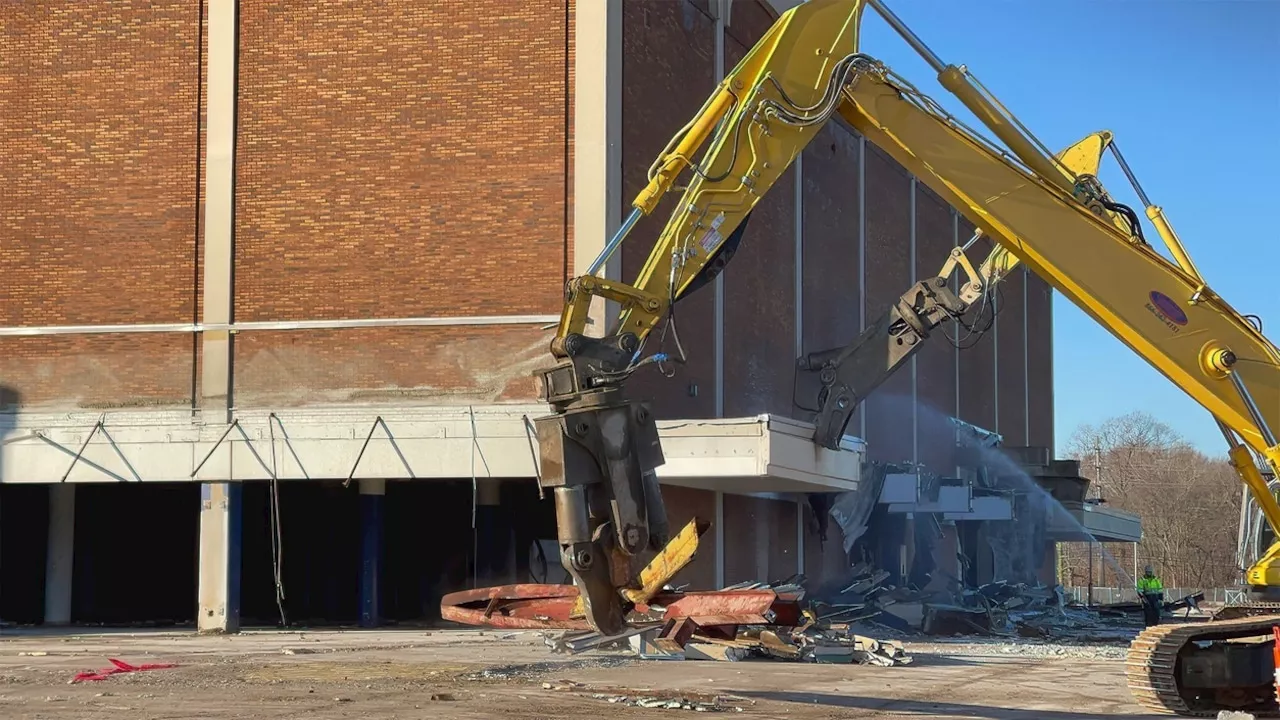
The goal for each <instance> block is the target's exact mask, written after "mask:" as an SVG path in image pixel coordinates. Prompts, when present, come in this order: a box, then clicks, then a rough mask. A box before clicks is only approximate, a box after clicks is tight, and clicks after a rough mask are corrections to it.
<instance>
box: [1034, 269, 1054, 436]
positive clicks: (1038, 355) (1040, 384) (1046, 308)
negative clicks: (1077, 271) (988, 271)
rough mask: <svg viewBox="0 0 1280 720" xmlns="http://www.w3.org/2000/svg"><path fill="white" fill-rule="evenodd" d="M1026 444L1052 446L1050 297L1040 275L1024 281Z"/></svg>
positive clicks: (1051, 322) (1048, 290)
mask: <svg viewBox="0 0 1280 720" xmlns="http://www.w3.org/2000/svg"><path fill="white" fill-rule="evenodd" d="M1027 384H1028V386H1029V390H1030V392H1029V396H1028V405H1029V406H1030V409H1029V414H1030V417H1029V418H1028V419H1029V422H1030V426H1031V428H1030V429H1031V434H1030V437H1029V438H1028V439H1027V442H1028V444H1030V445H1038V446H1042V447H1048V448H1052V447H1053V433H1054V427H1053V405H1054V403H1053V298H1052V288H1050V287H1049V284H1048V283H1046V282H1045V281H1044V280H1041V279H1040V277H1039V276H1036V275H1031V276H1029V277H1028V282H1027Z"/></svg>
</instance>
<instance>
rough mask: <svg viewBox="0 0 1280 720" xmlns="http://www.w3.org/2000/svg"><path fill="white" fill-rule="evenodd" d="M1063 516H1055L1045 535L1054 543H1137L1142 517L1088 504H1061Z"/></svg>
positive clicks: (1056, 514)
mask: <svg viewBox="0 0 1280 720" xmlns="http://www.w3.org/2000/svg"><path fill="white" fill-rule="evenodd" d="M1062 507H1063V508H1064V509H1065V510H1066V513H1054V514H1053V519H1052V520H1050V522H1049V527H1048V536H1049V539H1050V540H1053V541H1056V542H1091V541H1097V542H1138V541H1139V540H1141V539H1142V517H1141V516H1139V515H1135V514H1133V513H1130V512H1125V511H1124V510H1117V509H1116V508H1109V507H1106V506H1104V505H1099V504H1097V503H1091V502H1085V503H1081V502H1073V501H1067V502H1064V503H1062Z"/></svg>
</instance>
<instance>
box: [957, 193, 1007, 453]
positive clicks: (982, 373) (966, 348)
mask: <svg viewBox="0 0 1280 720" xmlns="http://www.w3.org/2000/svg"><path fill="white" fill-rule="evenodd" d="M958 225H959V236H960V244H961V245H963V244H964V243H965V242H967V241H968V239H969V238H970V237H971V236H972V235H973V225H972V224H971V223H970V222H969V221H968V220H965V219H964V218H963V217H961V218H959V220H958ZM989 252H991V241H990V240H987V239H986V238H982V239H980V240H978V241H977V242H976V243H974V244H973V247H971V248H970V249H969V252H968V256H969V258H970V260H972V261H973V263H974V264H975V265H977V264H978V263H980V262H981V261H982V260H983V259H984V258H985V257H986V256H987V253H989ZM992 309H993V308H992V306H991V305H990V304H988V305H987V306H986V307H985V308H984V307H981V306H979V307H974V308H973V309H972V310H970V314H969V315H968V316H967V317H966V320H967V322H968V323H969V324H970V325H971V326H975V327H976V328H978V329H982V328H984V327H987V325H988V324H989V323H991V322H992V314H991V313H992ZM960 339H961V350H960V419H961V420H964V421H965V422H968V423H972V424H974V425H977V426H978V427H980V428H984V429H986V430H991V431H996V432H999V430H1000V428H997V427H996V408H995V367H994V365H995V332H994V324H992V326H991V328H990V329H988V330H987V331H986V332H985V333H983V334H982V335H977V334H970V333H969V332H967V331H962V332H961V333H960Z"/></svg>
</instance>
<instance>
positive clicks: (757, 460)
mask: <svg viewBox="0 0 1280 720" xmlns="http://www.w3.org/2000/svg"><path fill="white" fill-rule="evenodd" d="M472 411H474V416H473V415H472ZM545 412H547V409H546V408H545V407H543V406H537V405H488V406H479V407H472V408H457V407H454V408H450V407H434V408H423V407H417V408H405V407H395V406H387V405H382V406H367V407H364V408H361V409H359V410H356V409H353V408H350V407H345V408H344V407H329V408H327V409H325V410H323V411H316V410H315V409H310V410H305V411H304V410H297V411H292V412H290V411H284V410H281V411H278V412H276V413H267V412H264V411H263V412H256V413H255V412H247V411H246V412H242V413H240V414H239V417H238V419H237V422H236V424H235V425H232V426H226V425H219V424H211V425H201V424H196V423H193V422H191V419H190V414H189V413H180V412H173V413H167V414H166V413H114V414H109V415H108V416H107V417H106V418H105V420H104V424H103V425H102V426H101V427H97V426H96V423H97V421H98V416H97V415H84V416H78V417H72V418H67V417H60V418H59V417H50V416H38V415H35V416H21V417H20V418H18V419H19V420H20V421H21V424H19V425H17V426H15V427H12V428H11V429H10V431H9V433H8V436H7V437H6V443H5V444H4V445H3V447H2V448H0V468H3V471H4V474H3V477H2V478H0V480H3V482H6V483H56V482H62V481H63V479H64V478H65V480H66V481H67V482H76V483H119V482H192V481H210V482H213V481H221V480H231V481H250V480H266V479H269V478H271V477H272V476H273V475H274V476H276V477H279V478H280V479H282V480H293V479H334V478H339V479H340V478H348V477H351V478H355V479H361V478H385V479H457V478H470V477H473V476H474V477H480V478H531V477H533V476H534V475H535V474H536V466H535V456H534V448H533V443H534V439H533V438H531V436H530V432H531V431H530V430H529V429H528V428H527V427H526V425H525V423H524V418H525V417H537V416H539V415H541V414H544V413H545ZM812 432H813V426H812V425H808V424H805V423H799V422H796V421H794V420H789V419H786V418H775V417H769V416H760V417H747V418H730V419H723V420H704V421H694V420H679V421H667V422H660V423H659V435H660V436H661V438H662V444H663V452H664V454H665V455H666V459H667V462H666V464H665V465H662V466H660V467H659V469H658V475H659V478H660V479H661V480H662V482H663V483H667V484H678V485H686V486H692V487H697V486H699V485H701V486H703V487H706V488H711V489H718V490H728V491H730V492H822V491H827V492H830V491H841V490H852V489H854V488H856V487H857V484H858V482H859V481H860V471H861V463H862V459H863V457H864V452H865V451H864V448H863V446H862V445H861V443H860V442H856V441H852V440H846V442H845V447H846V448H847V449H845V450H841V451H831V450H826V449H824V448H818V447H815V446H814V445H813V442H812V440H811V434H812ZM81 448H83V451H81ZM77 455H78V457H77ZM748 486H749V487H750V489H746V487H748Z"/></svg>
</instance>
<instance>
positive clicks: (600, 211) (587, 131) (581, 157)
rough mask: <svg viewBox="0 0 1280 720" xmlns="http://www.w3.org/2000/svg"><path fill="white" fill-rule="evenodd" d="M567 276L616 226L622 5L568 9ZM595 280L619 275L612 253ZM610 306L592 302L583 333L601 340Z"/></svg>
mask: <svg viewBox="0 0 1280 720" xmlns="http://www.w3.org/2000/svg"><path fill="white" fill-rule="evenodd" d="M573 67H574V80H573V178H574V181H573V274H574V275H582V274H584V273H586V272H587V270H588V269H589V268H590V267H591V263H592V262H593V261H594V260H595V259H596V257H597V256H598V255H599V254H600V251H602V250H603V249H604V247H605V243H606V242H607V241H608V240H609V238H610V237H612V236H613V234H614V233H615V232H616V231H617V230H618V228H619V227H621V226H622V210H623V204H624V200H623V197H622V0H595V1H594V2H578V3H575V5H574V66H573ZM599 274H600V276H601V277H606V278H613V279H617V278H619V277H621V275H622V252H621V251H617V252H614V253H613V255H612V256H611V257H610V258H609V261H608V262H607V263H606V264H605V266H604V267H603V268H602V269H601V271H600V273H599ZM618 311H619V307H618V304H617V303H616V302H612V301H610V302H607V303H606V302H604V301H603V300H601V299H600V298H595V299H593V301H592V303H591V311H590V313H589V318H590V323H591V325H592V326H593V327H589V328H588V330H587V334H588V335H589V336H593V337H599V336H601V335H602V334H603V333H604V332H605V331H606V329H607V327H608V325H609V323H611V322H612V321H613V320H615V319H616V318H617V316H618Z"/></svg>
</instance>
